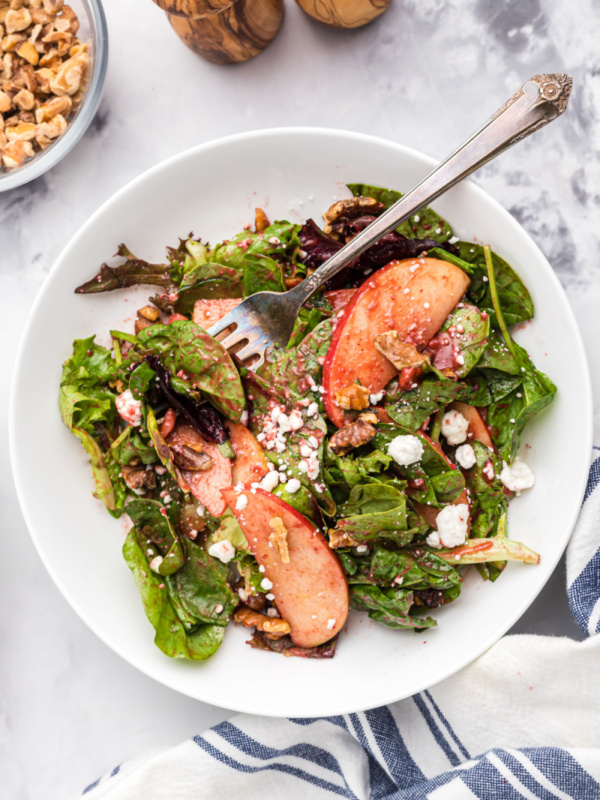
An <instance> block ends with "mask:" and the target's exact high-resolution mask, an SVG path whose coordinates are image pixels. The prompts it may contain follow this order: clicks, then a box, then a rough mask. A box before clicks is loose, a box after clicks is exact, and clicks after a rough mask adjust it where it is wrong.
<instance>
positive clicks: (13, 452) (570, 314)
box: [8, 126, 593, 718]
mask: <svg viewBox="0 0 600 800" xmlns="http://www.w3.org/2000/svg"><path fill="white" fill-rule="evenodd" d="M298 135H302V136H309V137H312V136H314V137H322V136H329V137H332V138H340V137H342V138H345V139H350V140H352V141H354V142H356V143H357V144H366V145H369V144H376V145H379V146H385V147H390V146H391V147H393V148H395V149H396V150H397V151H398V152H399V153H403V154H404V155H407V156H409V157H410V158H414V159H416V160H419V161H420V162H421V163H423V164H424V165H429V166H430V167H431V168H433V167H434V166H436V165H437V163H438V162H437V161H436V159H434V158H432V157H431V156H427V155H425V154H424V153H421V152H420V151H418V150H415V149H414V148H411V147H408V146H406V145H403V144H399V143H397V142H394V141H392V140H389V139H385V138H383V137H379V136H373V135H370V134H364V133H360V132H353V131H348V130H342V129H335V128H319V127H314V126H312V127H303V126H294V127H275V128H263V129H259V130H255V131H249V132H244V133H237V134H232V135H230V136H226V137H222V138H218V139H213V140H210V141H208V142H205V143H202V144H199V145H195V146H194V147H191V148H188V149H187V150H184V151H182V152H180V153H176V154H175V155H173V156H170V157H169V158H167V159H164V160H163V161H160V162H159V163H158V164H155V165H154V166H153V167H150V168H149V169H147V170H145V171H144V172H142V173H141V174H140V175H138V176H137V177H135V178H133V179H132V180H131V181H128V182H127V183H126V184H125V185H124V186H123V187H121V189H119V190H118V191H117V192H115V193H114V194H113V195H112V196H111V197H109V198H108V199H107V200H105V201H104V202H103V203H102V204H101V205H100V207H99V208H98V209H97V210H96V211H95V212H94V213H93V214H92V215H91V216H90V217H89V218H88V219H87V220H86V221H85V222H84V224H83V225H82V226H81V227H80V228H79V230H78V231H77V232H76V233H75V235H74V236H72V237H71V239H70V240H69V242H68V243H67V244H66V246H65V247H64V248H63V249H62V251H61V253H60V255H59V256H58V258H57V259H56V261H55V262H54V264H53V265H52V267H51V269H50V271H49V273H48V275H47V276H46V279H45V280H44V282H43V283H42V286H41V287H40V289H39V290H38V293H37V295H36V297H35V300H34V303H33V304H32V306H31V308H30V311H29V314H28V316H27V319H26V323H25V326H24V330H23V334H22V336H21V340H20V342H19V347H18V350H17V355H16V360H15V369H14V373H13V381H12V385H11V390H10V399H9V419H8V425H9V451H10V459H11V466H12V472H13V480H14V483H15V488H16V493H17V497H18V500H19V505H20V507H21V511H22V514H23V517H24V519H25V523H26V526H27V529H28V531H29V534H30V536H31V538H32V540H33V543H34V545H35V547H36V550H37V552H38V555H39V556H40V558H41V560H42V563H43V564H44V567H45V568H46V569H47V571H48V573H49V574H50V576H51V577H52V579H53V581H54V583H55V584H56V586H57V587H58V589H59V591H60V592H61V594H62V595H63V596H64V598H65V599H66V600H67V602H68V604H69V605H70V606H71V608H72V609H73V610H74V611H75V612H76V613H77V615H78V616H79V617H80V619H82V620H83V621H84V622H85V624H86V625H87V626H88V627H89V628H90V629H91V630H92V631H93V632H94V633H95V634H96V636H98V638H99V639H100V640H101V641H102V642H103V643H104V644H106V645H107V646H108V647H109V648H110V649H111V650H112V651H113V652H115V653H117V654H118V655H119V656H120V657H121V658H123V659H124V660H125V661H126V662H127V663H128V664H130V665H131V666H133V667H135V668H136V669H138V670H140V672H142V673H143V674H144V675H146V676H148V677H149V678H152V679H153V680H155V681H156V682H157V683H159V684H161V685H163V686H166V687H168V688H169V689H172V690H174V691H177V692H179V693H180V694H183V695H184V696H189V697H190V698H191V699H194V700H198V701H200V702H208V703H210V702H211V700H210V697H209V696H208V695H205V696H204V697H198V696H197V695H194V694H190V693H189V692H187V691H186V690H185V689H182V688H181V687H180V686H178V685H177V682H176V681H171V680H169V679H168V678H167V679H165V678H164V677H163V676H161V677H157V676H156V675H155V674H154V673H153V671H152V669H151V667H147V666H146V665H145V664H143V663H142V659H140V658H135V657H133V656H130V655H129V654H127V655H125V654H123V653H122V652H121V651H120V650H116V649H115V648H114V647H113V646H112V644H111V642H110V641H109V640H108V637H106V636H105V635H104V634H103V633H102V632H101V631H100V630H98V629H97V627H96V624H95V623H94V622H93V620H92V619H91V618H90V617H89V615H88V613H87V611H86V610H84V609H83V608H81V607H80V606H79V604H78V601H77V600H76V599H75V598H73V597H72V595H71V592H70V590H69V589H68V587H67V586H66V585H65V584H64V583H63V581H62V579H61V577H60V576H59V575H58V574H57V573H56V572H55V570H54V568H53V567H52V566H51V565H50V564H49V563H47V561H46V558H45V557H44V555H43V547H42V548H40V547H38V541H37V535H36V534H35V533H34V526H33V524H32V520H31V517H30V514H29V509H28V506H27V505H26V503H25V494H26V493H25V485H26V481H25V479H26V476H25V475H24V474H21V471H20V469H19V460H18V454H17V442H16V426H17V416H18V411H17V406H18V395H17V392H18V389H19V386H20V384H21V382H22V380H23V377H24V376H23V375H22V370H23V369H24V367H23V360H24V353H25V350H26V343H27V341H28V338H29V332H30V328H31V327H32V325H33V321H34V319H35V317H36V315H37V312H38V309H39V307H40V306H41V305H42V303H43V299H44V296H45V294H46V290H47V287H48V286H49V283H50V280H49V279H50V278H51V276H52V275H53V274H54V272H55V271H56V269H57V265H58V264H60V263H61V262H62V261H63V259H64V258H65V256H66V255H67V254H68V251H69V250H70V249H71V247H72V246H73V245H74V244H75V243H76V242H77V241H78V240H79V239H80V238H83V237H84V236H85V235H87V232H88V230H89V229H91V228H93V227H94V225H95V224H96V220H97V219H98V218H99V217H100V216H101V214H102V213H103V212H104V210H105V209H106V208H107V207H109V206H110V205H111V204H112V203H113V202H114V201H116V200H117V199H119V198H120V197H122V196H123V195H124V194H126V193H127V192H128V191H129V190H130V189H131V188H133V187H134V186H136V185H137V184H139V183H141V182H143V181H145V180H147V179H149V178H151V177H153V176H154V175H155V174H157V173H159V172H161V171H162V170H168V169H169V168H170V166H171V165H172V164H175V163H177V162H179V161H181V160H185V159H186V158H188V157H190V156H191V155H192V154H193V153H196V152H198V151H211V150H216V149H218V148H220V147H228V146H230V145H235V144H236V143H237V142H244V141H249V140H253V139H261V138H268V137H272V136H276V137H288V136H289V137H293V136H298ZM463 182H466V183H468V184H469V186H470V187H471V190H472V191H474V192H475V194H476V195H478V196H479V197H480V198H482V199H484V200H485V202H486V203H489V204H490V205H491V206H492V207H493V210H494V213H495V214H498V215H499V216H501V217H504V218H505V219H506V220H508V221H509V222H510V224H512V225H513V226H516V227H517V228H518V229H519V231H520V232H521V235H523V236H524V237H525V238H526V239H527V240H528V243H529V245H530V246H532V247H533V248H534V249H535V251H536V252H537V255H538V256H539V258H540V259H542V260H543V261H544V262H545V263H546V264H547V266H548V275H547V276H546V277H547V278H548V280H549V281H550V282H551V283H552V284H553V285H554V289H555V291H557V292H558V293H559V294H560V295H561V296H562V299H563V300H564V301H565V302H564V307H565V314H566V316H567V318H568V319H569V321H570V323H571V324H572V329H573V337H574V341H575V343H576V345H577V348H578V350H579V353H580V355H581V358H582V363H583V367H584V368H583V370H582V373H581V390H582V395H583V398H582V399H583V403H584V406H585V419H584V420H583V424H581V426H580V436H581V439H582V440H583V441H585V442H587V446H588V450H589V452H590V453H591V452H592V443H593V397H592V384H591V376H590V369H589V363H588V359H587V354H586V351H585V347H584V344H583V339H582V336H581V331H580V330H579V326H578V325H577V321H576V317H575V313H574V311H573V309H572V308H571V305H570V303H569V301H568V298H567V296H566V293H565V291H564V289H563V287H562V284H561V283H560V281H559V279H558V277H557V275H556V273H555V272H554V270H553V269H552V267H551V265H550V263H549V261H548V259H547V258H546V256H545V255H544V254H543V253H542V251H541V250H540V248H539V247H538V245H537V244H536V243H535V241H534V240H533V238H532V237H531V236H530V235H529V233H528V232H527V231H526V230H525V229H524V228H523V227H522V226H521V224H520V223H519V222H518V221H517V220H516V219H515V218H514V217H513V216H512V215H511V214H510V213H509V212H508V211H507V210H506V209H505V208H504V207H503V206H502V205H501V204H500V203H499V202H498V201H497V200H495V199H494V198H493V197H492V196H491V195H489V194H488V193H487V192H486V191H485V190H483V189H482V188H480V187H479V186H478V185H477V184H475V183H473V182H472V181H471V180H467V181H463ZM588 467H589V465H588V464H587V462H586V463H585V465H584V464H581V465H580V466H579V472H580V474H579V477H578V491H577V493H576V494H577V498H576V499H577V500H578V502H577V504H575V502H573V506H572V511H571V514H570V515H569V518H568V524H567V525H565V532H564V533H563V541H562V542H561V546H560V547H559V548H557V551H556V553H555V555H554V557H553V558H552V559H549V557H548V556H546V557H545V563H547V564H549V565H550V566H549V570H548V575H547V578H546V579H545V580H544V581H543V582H542V583H541V584H540V585H539V586H538V587H536V588H535V591H534V592H533V593H532V594H531V595H530V596H528V598H527V602H526V604H524V605H523V606H522V607H520V608H519V609H517V610H516V611H515V613H514V614H512V615H511V616H510V617H507V619H506V620H504V622H503V624H502V625H499V626H497V627H495V628H494V630H493V632H492V633H491V634H489V635H487V636H482V637H481V640H480V642H479V646H478V647H477V648H476V651H475V654H473V652H469V654H468V655H467V656H465V657H463V658H461V659H458V661H457V662H455V663H453V664H452V665H451V666H449V667H444V669H440V673H439V675H438V677H437V678H436V680H435V681H433V682H432V681H431V680H428V679H425V680H424V681H423V683H422V685H421V684H418V686H417V688H416V689H415V691H414V692H412V691H411V694H410V695H407V694H406V693H405V692H402V690H400V689H398V690H397V691H396V692H391V693H390V694H389V696H387V697H386V698H385V699H381V700H380V701H378V702H376V703H371V704H369V705H367V706H365V705H358V706H357V705H356V704H355V703H353V702H352V698H351V697H350V696H349V697H348V699H347V701H346V702H345V703H343V704H342V703H340V702H338V704H337V705H335V706H331V707H328V708H327V710H326V712H325V714H326V715H327V716H330V715H336V714H346V713H354V712H356V711H362V710H368V709H369V708H375V707H377V706H379V705H382V704H389V703H394V702H397V701H399V700H402V699H405V698H406V697H408V696H414V695H415V694H418V693H419V692H422V691H424V690H425V689H428V688H430V687H431V686H434V685H437V684H438V683H440V682H442V681H444V680H446V678H449V677H451V676H452V675H454V674H456V673H457V672H459V671H460V670H462V669H463V668H464V667H466V666H468V665H469V664H471V663H472V662H474V661H475V660H476V659H478V658H479V657H480V656H482V655H483V654H484V653H485V652H486V651H487V650H488V649H489V648H490V647H491V646H492V645H494V644H495V643H496V642H497V641H499V640H500V639H501V638H502V637H503V636H504V635H505V634H506V633H507V631H508V630H509V629H510V628H511V627H512V626H513V625H514V624H515V623H516V622H517V621H518V620H519V619H520V618H521V617H522V615H523V614H524V613H525V611H526V610H527V609H528V608H529V607H530V606H531V604H532V603H533V602H534V601H535V599H536V598H537V596H538V595H539V594H540V592H541V591H542V589H543V588H544V587H545V586H546V584H547V582H548V580H549V578H550V576H551V575H552V573H553V572H554V570H555V568H556V565H557V564H558V562H559V560H560V558H561V557H562V555H563V553H564V551H565V549H566V546H567V544H568V542H569V539H570V537H571V534H572V532H573V529H574V526H575V523H576V521H577V518H578V516H579V512H580V508H581V502H582V501H583V497H584V492H585V489H586V486H587V477H588V472H589V468H588ZM574 471H575V469H574ZM574 499H575V498H574ZM220 702H222V701H220ZM222 707H224V708H230V709H231V710H233V711H238V712H242V713H250V714H258V715H262V716H264V715H265V711H264V709H262V708H261V705H260V702H259V701H255V700H254V699H253V697H252V696H249V697H246V698H245V699H244V701H243V702H239V701H238V700H236V701H235V706H229V705H227V704H223V705H222ZM269 716H274V717H284V716H304V717H308V718H316V717H321V716H323V712H319V713H313V714H306V713H302V714H297V713H290V711H289V709H288V710H286V709H285V708H282V709H281V710H280V711H275V712H273V711H271V713H270V714H269Z"/></svg>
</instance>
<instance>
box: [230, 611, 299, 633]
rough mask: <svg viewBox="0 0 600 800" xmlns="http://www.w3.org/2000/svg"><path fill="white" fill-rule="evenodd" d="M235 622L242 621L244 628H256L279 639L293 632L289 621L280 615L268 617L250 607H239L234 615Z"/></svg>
mask: <svg viewBox="0 0 600 800" xmlns="http://www.w3.org/2000/svg"><path fill="white" fill-rule="evenodd" d="M233 619H234V621H235V622H239V623H241V624H242V625H243V626H244V628H256V630H257V631H263V632H264V633H265V634H266V635H267V636H268V637H269V639H279V638H280V637H281V636H285V635H286V634H288V633H291V630H292V629H291V628H290V624H289V622H286V621H285V620H284V619H280V618H279V617H267V615H266V614H259V613H258V611H252V609H250V608H239V609H238V610H237V611H236V612H235V614H234V615H233Z"/></svg>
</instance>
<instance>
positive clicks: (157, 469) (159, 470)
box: [154, 464, 167, 475]
mask: <svg viewBox="0 0 600 800" xmlns="http://www.w3.org/2000/svg"><path fill="white" fill-rule="evenodd" d="M166 471H167V470H166V469H165V467H163V466H161V465H160V464H157V465H156V466H155V467H154V472H156V474H157V475H164V474H165V472H166Z"/></svg>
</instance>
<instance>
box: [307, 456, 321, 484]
mask: <svg viewBox="0 0 600 800" xmlns="http://www.w3.org/2000/svg"><path fill="white" fill-rule="evenodd" d="M306 474H307V475H308V477H309V478H310V479H311V481H314V480H315V478H317V477H318V475H319V460H318V459H317V458H309V459H308V460H307V470H306Z"/></svg>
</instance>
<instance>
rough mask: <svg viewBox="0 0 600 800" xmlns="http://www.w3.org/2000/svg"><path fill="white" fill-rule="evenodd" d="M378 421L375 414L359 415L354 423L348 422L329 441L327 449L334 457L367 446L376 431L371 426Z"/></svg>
mask: <svg viewBox="0 0 600 800" xmlns="http://www.w3.org/2000/svg"><path fill="white" fill-rule="evenodd" d="M378 421H379V419H378V417H377V414H372V413H367V414H361V415H360V416H359V418H358V419H357V420H355V421H354V422H349V423H348V424H347V425H344V427H343V428H340V430H339V431H338V432H337V433H334V435H333V436H332V437H331V439H330V440H329V447H330V449H331V452H332V453H335V455H336V456H345V455H346V454H347V453H349V452H350V450H354V448H355V447H360V446H361V445H363V444H367V442H370V441H371V439H372V438H373V437H374V436H375V434H376V433H377V431H376V430H375V428H374V427H373V425H375V424H377V422H378Z"/></svg>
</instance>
